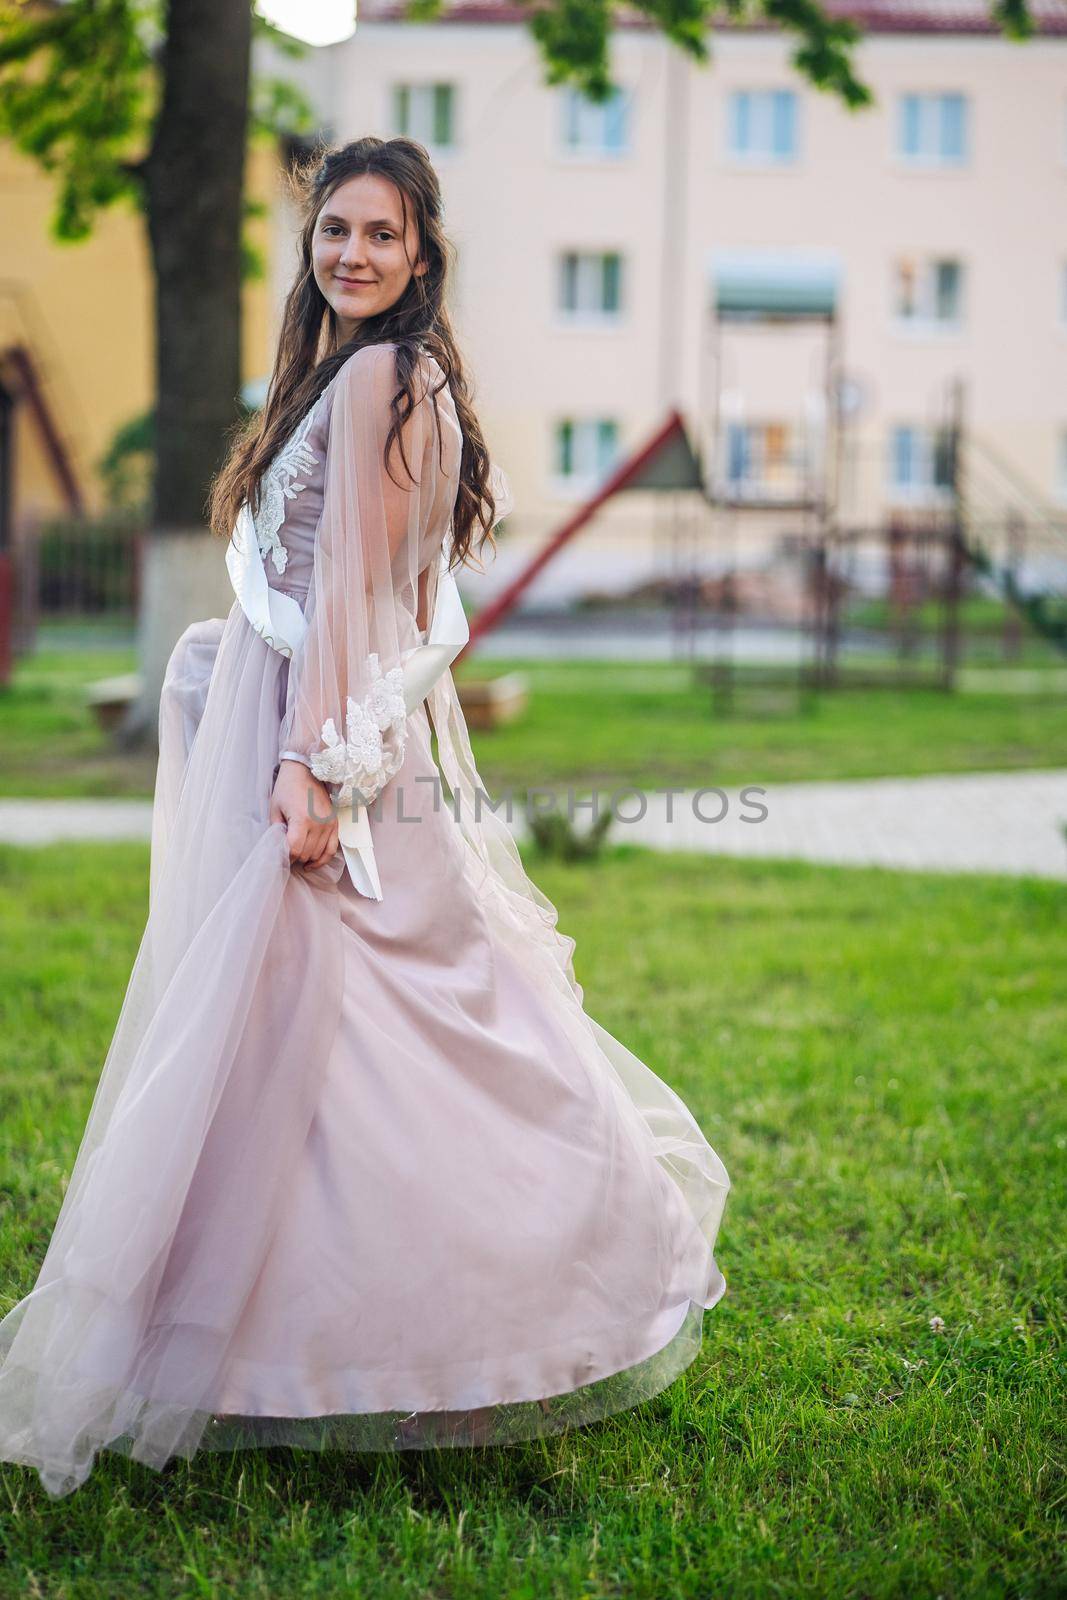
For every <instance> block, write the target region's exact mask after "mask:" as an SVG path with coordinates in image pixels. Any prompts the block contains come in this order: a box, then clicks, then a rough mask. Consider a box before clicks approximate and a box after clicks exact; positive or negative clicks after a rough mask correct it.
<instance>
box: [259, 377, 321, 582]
mask: <svg viewBox="0 0 1067 1600" xmlns="http://www.w3.org/2000/svg"><path fill="white" fill-rule="evenodd" d="M320 398H321V396H320ZM317 410H318V403H317V402H316V404H315V405H313V406H312V407H311V410H310V411H309V412H308V414H307V416H306V417H305V418H304V420H303V422H301V423H300V425H299V427H298V428H297V429H296V431H295V433H293V434H292V435H291V437H290V438H289V439H288V440H287V441H286V443H285V444H283V445H282V448H281V449H280V450H279V451H278V454H277V455H276V456H275V457H274V460H273V461H272V462H271V463H270V465H269V466H268V467H267V469H266V471H265V472H264V474H263V478H262V481H261V483H260V486H259V510H258V511H257V512H256V514H255V516H254V518H253V521H254V522H255V525H256V539H257V541H258V543H259V552H260V555H262V556H263V558H264V560H266V558H267V556H268V554H269V555H270V558H271V560H272V561H273V563H274V570H275V572H278V573H282V572H284V571H285V568H286V564H287V563H288V560H289V552H288V550H287V549H286V548H285V546H284V544H282V541H281V540H280V539H279V537H278V530H279V528H280V527H281V525H282V523H283V522H284V521H285V502H286V501H287V500H295V499H296V497H297V495H298V494H299V493H300V491H301V489H306V488H307V484H306V483H297V482H295V481H294V480H295V479H296V477H297V475H298V474H299V473H301V472H310V471H311V469H312V467H314V466H315V465H316V464H317V463H318V459H319V458H318V456H317V455H316V454H315V452H314V450H312V448H311V446H310V445H309V444H308V442H307V438H308V434H309V433H310V432H311V425H312V423H313V421H314V419H315V413H316V411H317Z"/></svg>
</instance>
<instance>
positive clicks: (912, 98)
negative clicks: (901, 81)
mask: <svg viewBox="0 0 1067 1600" xmlns="http://www.w3.org/2000/svg"><path fill="white" fill-rule="evenodd" d="M967 122H968V113H967V98H966V96H965V95H962V94H902V95H901V97H900V101H899V111H898V121H897V149H898V153H899V154H900V156H901V157H902V158H903V159H904V160H905V161H911V162H914V163H916V165H919V166H930V167H959V166H962V165H963V163H964V162H965V161H966V160H967Z"/></svg>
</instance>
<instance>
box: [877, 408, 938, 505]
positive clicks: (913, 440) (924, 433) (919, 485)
mask: <svg viewBox="0 0 1067 1600" xmlns="http://www.w3.org/2000/svg"><path fill="white" fill-rule="evenodd" d="M889 488H890V492H891V494H892V496H893V498H894V499H895V500H911V501H931V500H934V501H938V500H947V499H948V498H949V497H950V496H951V493H952V436H951V434H950V433H948V432H947V431H946V430H944V429H941V428H921V427H914V426H910V425H909V426H903V427H898V428H894V429H893V431H892V433H891V434H890V438H889Z"/></svg>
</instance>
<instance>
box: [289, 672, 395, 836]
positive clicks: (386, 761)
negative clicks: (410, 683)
mask: <svg viewBox="0 0 1067 1600" xmlns="http://www.w3.org/2000/svg"><path fill="white" fill-rule="evenodd" d="M367 666H368V669H369V676H370V684H371V686H370V688H369V689H368V690H367V693H366V694H365V695H364V696H363V699H362V700H360V701H356V700H353V698H352V696H351V695H349V696H348V702H347V706H346V715H345V734H346V736H347V737H346V738H344V739H342V738H341V735H340V734H339V733H338V731H337V726H336V724H335V722H334V720H333V718H332V717H329V718H327V720H326V721H325V722H324V723H323V725H322V734H321V738H322V742H323V744H324V746H325V749H323V750H318V751H316V752H315V754H314V755H313V756H312V757H311V770H312V772H313V773H314V774H315V776H316V778H318V779H319V780H320V782H322V783H337V784H340V789H339V791H338V793H337V795H336V799H337V800H338V801H339V802H340V804H341V805H348V804H350V802H351V801H352V798H353V790H355V791H360V792H362V795H363V797H364V798H365V799H369V798H370V797H371V796H373V795H375V794H376V793H377V792H378V790H379V789H381V788H383V787H384V785H385V783H387V782H388V780H389V779H390V778H391V777H392V776H393V775H394V773H397V772H399V771H400V768H401V766H402V765H403V761H404V745H405V742H406V739H405V735H406V731H407V711H406V708H405V705H404V670H403V668H402V667H391V668H390V669H389V671H388V672H386V673H384V674H383V673H382V668H381V663H380V661H379V659H378V656H377V655H376V654H374V653H373V652H372V653H371V654H370V655H369V656H368V657H367ZM389 734H392V735H393V736H394V737H393V738H391V739H388V742H387V736H388V735H389Z"/></svg>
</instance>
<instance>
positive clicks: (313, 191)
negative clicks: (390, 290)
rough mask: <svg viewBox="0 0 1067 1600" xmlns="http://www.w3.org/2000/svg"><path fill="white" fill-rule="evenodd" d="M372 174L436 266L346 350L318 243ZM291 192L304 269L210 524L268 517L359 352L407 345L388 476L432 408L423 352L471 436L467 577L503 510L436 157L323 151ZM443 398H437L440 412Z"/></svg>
mask: <svg viewBox="0 0 1067 1600" xmlns="http://www.w3.org/2000/svg"><path fill="white" fill-rule="evenodd" d="M366 173H370V174H373V175H374V176H376V177H382V178H387V179H388V180H389V181H390V182H392V183H394V184H395V185H396V187H397V189H398V191H399V193H400V203H401V207H402V210H403V219H404V229H405V232H406V230H407V224H408V215H409V207H410V210H411V213H413V215H414V220H415V226H416V230H417V234H418V246H417V254H416V257H415V261H419V260H424V261H426V262H427V263H428V265H427V270H426V272H425V273H422V274H419V275H415V274H414V273H413V274H412V277H411V281H410V282H409V283H408V286H407V288H406V289H405V290H404V293H403V294H402V295H401V296H400V299H399V300H397V301H395V302H394V304H393V305H391V306H389V307H388V308H387V309H386V310H385V311H383V312H381V313H379V314H378V315H377V316H373V317H365V318H364V319H363V321H362V322H361V323H360V326H359V328H358V329H357V330H356V332H355V334H354V335H353V336H352V338H351V339H349V340H347V341H346V342H345V343H343V344H342V343H340V342H339V336H338V321H337V316H336V313H335V312H334V309H333V307H332V306H331V305H330V304H329V303H328V301H327V300H326V299H325V297H324V296H323V294H322V291H321V290H320V289H319V286H318V284H317V283H316V282H315V273H314V268H313V264H312V241H313V239H314V235H315V221H316V218H317V217H318V215H319V213H320V212H321V210H322V207H323V205H324V203H325V202H326V200H327V199H328V198H329V196H330V195H331V194H332V193H333V192H334V190H335V189H336V188H337V187H338V185H340V184H342V183H345V182H347V180H348V179H349V178H356V177H362V176H363V175H364V174H366ZM289 187H290V193H291V195H292V197H293V199H294V201H295V202H296V204H297V206H298V207H299V210H300V217H301V228H300V266H299V270H298V272H297V275H296V279H295V281H294V283H293V286H292V288H291V289H290V291H289V294H288V296H287V298H286V302H285V310H284V313H283V317H282V330H281V335H280V337H279V340H278V353H277V355H276V357H275V360H274V371H273V373H272V375H271V380H270V386H269V388H268V391H267V399H266V403H265V404H264V406H263V409H262V411H261V412H259V413H258V414H257V415H256V416H255V417H252V418H250V419H249V420H248V421H246V422H243V423H238V424H237V426H236V428H235V429H234V430H233V431H232V432H231V436H230V437H231V445H230V451H229V455H228V457H227V459H226V461H225V462H224V464H223V466H222V467H221V469H220V470H219V472H218V473H217V475H216V477H215V479H214V481H213V483H212V485H211V491H210V494H209V497H208V520H209V522H210V524H211V528H212V531H213V532H214V533H216V534H218V535H220V536H221V537H224V538H227V539H228V538H229V536H230V533H231V530H232V528H233V525H234V521H235V520H236V517H237V514H238V512H239V510H240V508H241V505H242V503H243V502H244V501H245V500H247V501H248V502H249V505H250V506H251V508H252V510H253V511H255V510H256V509H257V501H258V490H259V484H260V481H261V479H262V476H263V473H264V470H265V469H266V467H267V466H268V465H269V464H270V462H271V461H272V460H273V459H274V457H275V455H276V454H277V452H278V451H279V450H280V449H281V447H282V446H283V445H284V444H285V442H286V441H287V440H288V439H289V438H290V437H291V436H292V434H293V432H294V431H295V429H296V427H297V426H298V424H299V423H300V421H301V420H302V418H303V417H304V416H306V414H307V412H308V411H309V410H310V408H311V406H313V405H314V403H315V401H316V400H317V399H318V397H319V395H320V394H321V393H322V391H323V390H324V389H325V387H326V385H327V384H328V383H329V381H330V379H331V378H332V377H333V375H334V373H335V372H336V371H337V370H338V368H339V367H340V366H341V365H342V364H343V363H344V362H345V361H347V359H348V357H349V356H350V355H352V353H353V351H355V350H359V349H361V348H362V347H363V346H364V345H371V344H383V343H386V342H388V343H391V344H395V345H396V374H397V382H398V384H399V388H398V389H397V392H396V394H395V395H394V396H393V400H392V403H391V409H392V416H393V420H392V423H391V425H390V429H389V435H388V437H387V439H386V442H385V461H386V468H387V470H389V467H388V463H389V452H390V449H391V447H392V444H393V441H394V440H397V441H398V443H400V444H401V458H402V459H403V448H402V441H400V438H399V435H400V430H401V428H402V427H403V424H404V422H405V421H406V420H407V418H408V417H409V416H410V414H411V411H412V409H413V407H414V406H415V404H416V401H417V399H419V398H421V395H420V396H416V394H415V391H414V384H413V376H414V372H415V367H416V363H417V361H418V357H419V352H420V349H421V350H425V351H426V352H427V353H428V354H429V355H431V356H433V357H434V358H435V359H436V360H437V362H438V363H439V365H440V367H441V369H442V371H443V373H444V375H445V382H446V383H447V384H448V387H449V389H450V390H451V393H452V399H453V401H454V403H455V407H456V415H457V417H458V418H459V424H460V427H461V428H462V430H463V452H462V457H461V461H460V471H459V491H458V494H457V496H456V503H455V508H454V511H453V515H452V528H453V554H452V565H453V566H457V565H459V564H460V563H461V562H465V561H466V559H467V556H468V554H469V552H470V550H471V547H472V544H473V540H474V534H475V529H476V528H477V527H480V528H481V529H482V534H481V538H480V539H479V541H478V547H477V548H478V550H479V551H480V550H481V547H482V545H484V543H485V541H486V540H487V539H488V540H490V542H491V543H492V528H493V521H494V515H495V510H496V505H495V501H494V499H493V495H492V491H491V490H490V487H489V469H490V459H489V452H488V450H487V449H486V444H485V440H484V438H483V437H482V430H481V428H480V427H479V425H478V419H477V417H476V416H475V414H474V411H473V408H472V406H471V403H470V395H469V390H468V385H467V380H466V377H465V375H464V371H463V363H462V361H461V359H460V355H459V351H458V349H457V348H456V340H455V335H454V334H453V332H452V326H451V323H450V321H449V317H448V312H447V310H446V309H445V303H444V296H445V285H446V281H447V279H448V274H449V273H450V271H451V270H452V267H453V263H454V258H455V250H454V248H453V246H452V244H451V243H450V242H449V240H448V239H447V238H446V236H445V234H444V231H443V229H442V226H441V186H440V184H439V182H438V179H437V174H436V173H435V172H434V169H433V167H432V166H431V164H430V158H429V156H428V155H427V153H426V151H425V150H424V149H423V147H422V145H421V144H417V143H416V142H415V140H413V139H375V138H373V137H368V138H364V139H355V140H353V141H352V142H351V143H350V144H345V145H341V146H339V147H338V148H336V149H330V148H329V147H328V146H326V145H321V146H319V148H318V149H317V150H316V151H315V152H314V153H313V154H312V155H311V156H310V158H309V159H308V160H307V161H305V162H304V163H303V164H300V165H297V166H295V167H294V168H293V169H292V171H291V172H290V176H289ZM411 265H412V266H414V265H415V262H412V263H411ZM440 387H441V385H438V390H435V391H434V393H433V404H434V407H435V409H436V405H437V400H436V394H437V392H438V391H439V389H440ZM405 464H406V463H405ZM409 476H410V473H409ZM394 481H396V480H394Z"/></svg>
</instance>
